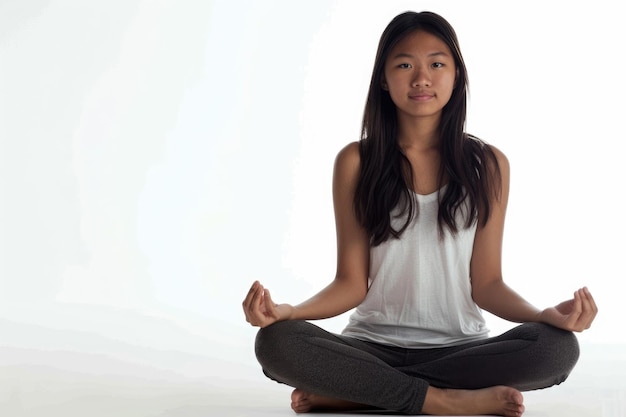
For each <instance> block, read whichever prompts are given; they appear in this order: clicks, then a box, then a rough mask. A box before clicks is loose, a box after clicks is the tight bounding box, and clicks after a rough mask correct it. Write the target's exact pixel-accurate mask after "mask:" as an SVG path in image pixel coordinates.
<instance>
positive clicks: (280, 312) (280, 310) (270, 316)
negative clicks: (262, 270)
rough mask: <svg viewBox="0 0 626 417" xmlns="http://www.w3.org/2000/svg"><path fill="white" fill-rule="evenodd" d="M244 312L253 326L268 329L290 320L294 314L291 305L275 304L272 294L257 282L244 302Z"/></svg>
mask: <svg viewBox="0 0 626 417" xmlns="http://www.w3.org/2000/svg"><path fill="white" fill-rule="evenodd" d="M243 312H244V314H245V315H246V321H247V322H248V323H250V324H251V325H253V326H257V327H267V326H269V325H270V324H273V323H276V322H277V321H281V320H288V319H289V318H290V317H291V314H292V313H293V306H291V305H289V304H275V303H274V302H273V301H272V297H271V296H270V292H269V291H268V290H267V289H265V288H263V286H262V285H261V283H259V282H258V281H255V282H254V284H252V287H251V288H250V291H248V295H247V296H246V299H245V300H243Z"/></svg>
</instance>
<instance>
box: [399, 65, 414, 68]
mask: <svg viewBox="0 0 626 417" xmlns="http://www.w3.org/2000/svg"><path fill="white" fill-rule="evenodd" d="M398 68H411V64H400V65H398Z"/></svg>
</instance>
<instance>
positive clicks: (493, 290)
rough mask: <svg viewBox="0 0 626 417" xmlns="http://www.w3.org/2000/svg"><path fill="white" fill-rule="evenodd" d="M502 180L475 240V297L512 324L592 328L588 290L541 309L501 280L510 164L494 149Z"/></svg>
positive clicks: (472, 272)
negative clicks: (489, 212) (497, 194)
mask: <svg viewBox="0 0 626 417" xmlns="http://www.w3.org/2000/svg"><path fill="white" fill-rule="evenodd" d="M494 152H495V153H496V157H497V159H498V163H499V165H500V171H501V177H502V193H501V196H500V199H499V200H495V201H493V203H492V214H491V216H490V218H489V220H488V221H487V223H486V224H485V225H484V226H483V227H479V228H478V230H477V232H476V237H475V240H474V252H473V254H472V262H471V268H470V275H471V279H472V297H473V299H474V301H475V302H476V304H477V305H478V306H479V307H481V308H482V309H484V310H487V311H489V312H490V313H492V314H495V315H496V316H498V317H501V318H503V319H505V320H509V321H513V322H520V323H522V322H538V321H542V322H546V323H548V324H551V325H554V326H556V327H560V328H563V329H566V330H572V331H582V330H584V329H587V328H589V326H590V325H591V322H592V321H593V319H594V318H595V315H596V314H597V307H596V305H595V302H594V300H593V297H592V296H591V293H590V292H589V291H588V290H587V289H586V288H584V289H580V290H578V291H576V292H575V293H574V298H573V299H571V300H568V301H565V302H563V303H561V304H559V305H558V306H556V307H551V308H547V309H545V310H540V309H538V308H536V307H535V306H533V305H532V304H530V303H529V302H528V301H526V300H525V299H524V298H523V297H522V296H520V295H519V294H518V293H517V292H515V291H514V290H513V289H511V288H510V287H509V286H508V285H506V284H505V283H504V280H503V279H502V266H501V265H502V239H503V234H504V218H505V214H506V207H507V202H508V196H509V178H510V168H509V162H508V160H507V158H506V157H505V155H504V154H503V153H502V152H500V151H499V150H498V149H495V148H494Z"/></svg>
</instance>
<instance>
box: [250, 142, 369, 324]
mask: <svg viewBox="0 0 626 417" xmlns="http://www.w3.org/2000/svg"><path fill="white" fill-rule="evenodd" d="M359 170H360V156H359V147H358V143H357V142H354V143H351V144H349V145H348V146H346V147H345V148H344V149H342V150H341V151H340V152H339V154H338V155H337V158H336V160H335V167H334V173H333V204H334V209H335V227H336V232H337V271H336V275H335V279H334V280H333V281H332V282H331V283H330V284H329V285H328V286H326V287H325V288H324V289H323V290H321V291H320V292H318V293H317V294H316V295H314V296H313V297H311V298H309V299H308V300H306V301H304V302H303V303H301V304H298V305H297V306H291V305H289V304H275V303H274V302H273V301H272V299H271V296H270V295H269V291H268V290H267V289H265V288H264V287H263V286H262V285H261V284H260V283H258V282H255V283H254V284H253V286H252V288H251V289H250V291H249V292H248V295H247V297H246V299H245V300H244V302H243V309H244V313H245V315H246V320H247V321H248V322H249V323H250V324H252V325H253V326H259V327H266V326H268V325H270V324H272V323H274V322H276V321H280V320H315V319H323V318H329V317H334V316H337V315H339V314H342V313H344V312H346V311H348V310H350V309H352V308H354V307H356V306H357V305H359V304H360V303H361V301H363V299H364V298H365V295H366V294H367V278H368V275H369V239H368V237H367V233H366V232H365V230H364V229H363V227H362V226H361V225H360V224H359V222H358V221H357V219H356V216H355V214H354V204H353V201H354V191H355V189H356V184H357V181H358V178H359ZM314 256H315V255H314V254H311V259H314Z"/></svg>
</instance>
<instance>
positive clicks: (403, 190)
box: [243, 12, 597, 416]
mask: <svg viewBox="0 0 626 417" xmlns="http://www.w3.org/2000/svg"><path fill="white" fill-rule="evenodd" d="M466 98H467V75H466V68H465V64H464V62H463V58H462V56H461V52H460V49H459V45H458V41H457V38H456V34H455V32H454V30H453V28H452V27H451V26H450V25H449V23H448V22H447V21H446V20H444V19H443V18H442V17H440V16H438V15H436V14H434V13H430V12H422V13H414V12H406V13H403V14H400V15H398V16H397V17H395V18H394V19H393V20H392V21H391V22H390V24H389V25H388V26H387V28H386V29H385V31H384V32H383V34H382V37H381V39H380V44H379V47H378V53H377V55H376V60H375V64H374V71H373V74H372V79H371V84H370V88H369V93H368V96H367V103H366V107H365V113H364V118H363V129H362V139H361V141H360V142H355V143H351V144H349V145H347V146H346V147H345V148H344V149H342V150H341V151H340V152H339V154H338V155H337V158H336V162H335V168H334V178H333V200H334V207H335V218H336V228H337V249H338V254H337V256H338V258H337V272H336V276H335V279H334V280H333V281H332V282H331V283H330V284H329V285H328V286H327V287H326V288H325V289H323V290H322V291H320V292H319V293H318V294H316V295H315V296H313V297H312V298H310V299H309V300H307V301H305V302H303V303H301V304H299V305H297V306H292V305H289V304H275V303H274V301H273V300H272V298H271V296H270V293H269V291H268V290H267V289H265V288H264V287H263V286H262V285H261V284H260V283H259V282H255V283H254V284H253V285H252V288H251V289H250V291H249V293H248V294H247V296H246V298H245V300H244V302H243V308H244V312H245V315H246V319H247V321H248V322H249V323H250V324H252V325H253V326H258V327H261V329H260V330H259V332H258V335H257V339H256V354H257V358H258V360H259V362H260V364H261V365H262V367H263V371H264V372H265V374H266V375H267V376H268V377H270V378H272V379H274V380H276V381H278V382H281V383H284V384H288V385H291V386H293V387H295V388H296V389H295V390H294V391H293V394H292V396H291V401H292V403H291V406H292V408H293V410H294V411H296V412H298V413H302V412H307V411H311V410H317V409H327V410H346V409H357V408H378V409H385V410H393V411H397V412H401V413H406V414H431V415H455V414H464V415H467V414H498V415H505V416H520V415H521V414H522V413H523V412H524V405H523V397H522V394H521V392H520V391H524V390H533V389H539V388H545V387H549V386H552V385H554V384H559V383H561V382H563V381H564V380H565V379H566V378H567V376H568V375H569V373H570V371H571V370H572V368H573V367H574V365H575V363H576V361H577V359H578V354H579V351H578V344H577V340H576V337H575V336H574V334H573V333H572V332H573V331H577V332H580V331H583V330H584V329H587V328H589V326H590V325H591V323H592V321H593V319H594V317H595V315H596V313H597V307H596V305H595V303H594V300H593V298H592V296H591V294H590V293H589V291H588V290H587V289H586V288H583V289H580V290H578V291H576V292H575V293H574V297H573V298H572V299H571V300H568V301H565V302H563V303H560V304H559V305H557V306H556V307H552V308H547V309H545V310H539V309H537V308H535V307H533V306H532V305H531V304H529V303H528V302H527V301H526V300H525V299H524V298H522V297H521V296H520V295H518V294H517V293H516V292H515V291H514V290H512V289H511V288H509V287H508V286H507V285H506V284H505V283H504V282H503V279H502V273H501V246H502V236H503V228H504V217H505V211H506V205H507V198H508V192H509V165H508V161H507V159H506V157H505V156H504V154H503V153H502V152H501V151H499V150H498V149H496V148H495V147H493V146H490V145H488V144H486V143H484V142H483V141H481V140H479V139H478V138H476V137H473V136H471V135H469V134H467V133H465V132H464V124H465V115H466ZM355 307H356V309H355V311H354V312H353V314H352V315H351V316H350V320H349V323H348V325H347V327H346V328H345V330H344V331H343V332H342V334H340V335H338V334H332V333H329V332H326V331H325V330H322V329H321V328H319V327H317V326H315V325H313V324H312V323H310V322H309V321H307V320H315V319H323V318H328V317H333V316H336V315H338V314H341V313H344V312H346V311H348V310H350V309H353V308H355ZM481 309H484V310H487V311H489V312H491V313H493V314H495V315H497V316H499V317H502V318H504V319H506V320H510V321H513V322H519V323H523V324H521V325H519V326H518V327H515V328H514V329H512V330H510V331H508V332H506V333H504V334H502V335H500V336H497V337H489V336H488V329H487V328H486V326H485V321H484V319H483V317H482V315H481Z"/></svg>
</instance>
